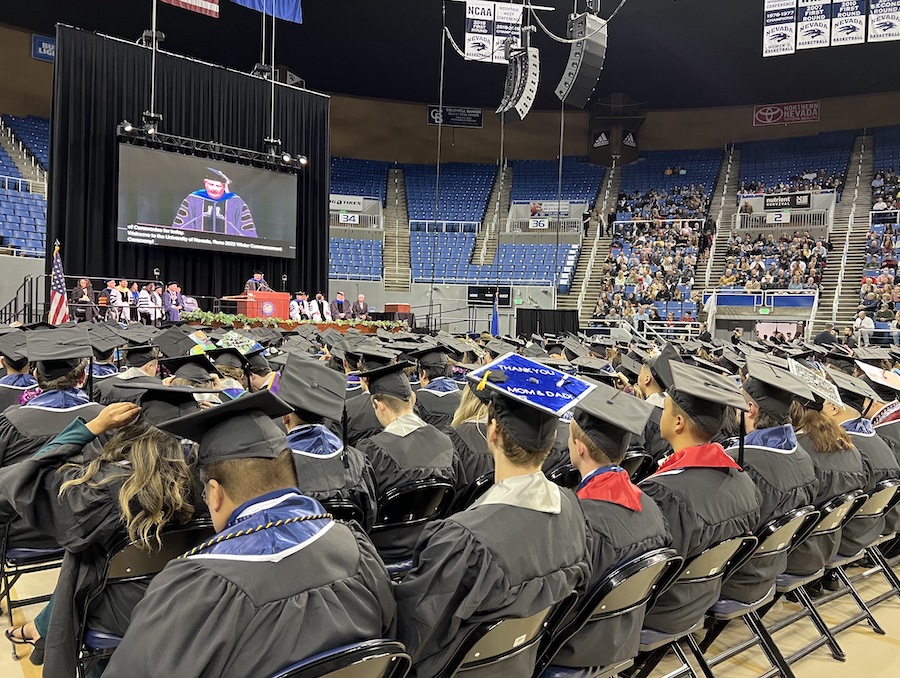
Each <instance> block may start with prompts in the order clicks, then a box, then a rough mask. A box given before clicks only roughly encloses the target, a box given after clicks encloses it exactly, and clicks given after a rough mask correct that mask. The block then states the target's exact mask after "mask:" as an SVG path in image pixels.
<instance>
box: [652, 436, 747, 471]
mask: <svg viewBox="0 0 900 678" xmlns="http://www.w3.org/2000/svg"><path fill="white" fill-rule="evenodd" d="M679 468H734V469H737V470H738V471H743V469H742V468H741V467H740V466H738V464H737V462H736V461H735V460H734V459H732V458H731V457H729V456H728V455H727V454H725V449H724V448H723V447H722V446H721V445H719V443H707V444H706V445H695V446H693V447H685V448H684V449H682V450H678V452H675V453H674V454H670V455H669V456H668V457H667V458H666V460H665V461H664V462H663V463H662V465H661V466H660V467H659V470H658V471H657V472H656V473H654V474H653V475H657V474H658V473H663V472H665V471H672V470H674V469H679Z"/></svg>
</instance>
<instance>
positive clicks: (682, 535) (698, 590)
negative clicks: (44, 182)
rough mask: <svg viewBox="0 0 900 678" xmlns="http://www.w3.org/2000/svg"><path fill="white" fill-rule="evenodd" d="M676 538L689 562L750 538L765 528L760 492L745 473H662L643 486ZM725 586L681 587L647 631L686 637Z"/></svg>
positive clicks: (651, 614) (667, 596)
mask: <svg viewBox="0 0 900 678" xmlns="http://www.w3.org/2000/svg"><path fill="white" fill-rule="evenodd" d="M640 487H641V489H642V490H643V491H644V493H646V494H647V495H649V496H650V497H651V498H652V499H653V501H655V502H656V504H657V506H659V508H660V510H661V511H662V514H663V517H665V519H666V524H667V526H668V528H669V533H670V534H671V535H672V547H673V548H674V549H675V550H676V551H677V552H678V554H679V555H680V556H682V557H683V558H684V559H685V560H686V561H687V560H690V559H692V558H694V557H695V556H697V555H699V554H700V553H701V552H702V551H704V550H705V549H706V548H707V547H709V546H711V545H712V544H714V543H716V542H720V541H722V540H724V539H729V538H731V537H736V536H739V535H743V534H750V533H752V532H753V530H754V528H755V527H756V526H757V524H759V502H760V495H759V490H757V489H756V485H754V483H753V481H752V480H751V479H750V476H748V475H747V474H746V473H744V472H743V471H738V470H736V469H731V468H705V467H688V468H680V469H674V470H672V471H664V472H658V473H656V474H654V475H652V476H650V477H649V478H646V479H645V480H643V481H641V483H640ZM720 590H721V583H720V582H718V583H717V582H704V583H698V584H692V585H689V586H688V585H677V586H673V587H672V588H670V589H669V590H668V591H667V592H666V593H664V594H663V595H662V596H661V597H660V599H659V600H658V601H657V602H656V605H654V606H653V609H652V610H649V611H648V613H647V616H646V617H645V619H644V626H645V627H648V628H652V629H658V630H660V631H665V632H672V633H675V632H679V631H683V630H684V629H685V628H686V627H687V626H689V625H690V624H692V623H694V622H696V621H697V620H698V619H701V618H702V617H703V615H704V614H705V612H706V610H708V609H709V608H710V607H711V606H712V605H713V603H715V602H716V600H718V598H719V593H720Z"/></svg>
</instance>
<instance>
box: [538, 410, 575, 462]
mask: <svg viewBox="0 0 900 678" xmlns="http://www.w3.org/2000/svg"><path fill="white" fill-rule="evenodd" d="M571 463H572V461H571V460H570V459H569V422H567V421H563V420H562V419H560V420H559V421H558V422H557V424H556V438H554V440H553V447H551V448H550V452H549V453H548V454H547V458H546V459H545V460H544V464H543V466H542V467H541V470H542V471H543V472H544V474H545V475H548V476H549V475H550V474H551V473H553V471H555V470H557V469H558V468H561V467H563V466H568V465H570V464H571Z"/></svg>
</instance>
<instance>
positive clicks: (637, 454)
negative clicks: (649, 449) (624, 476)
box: [619, 449, 655, 483]
mask: <svg viewBox="0 0 900 678" xmlns="http://www.w3.org/2000/svg"><path fill="white" fill-rule="evenodd" d="M619 466H621V467H622V468H623V469H625V470H626V471H627V472H628V477H629V478H631V482H633V483H639V482H640V481H642V480H643V479H644V478H646V477H647V476H649V475H650V474H651V473H652V472H653V467H654V466H655V464H654V463H653V457H651V456H650V455H649V454H646V453H645V452H643V451H641V450H640V449H638V450H628V452H626V453H625V458H624V459H623V460H622V463H621V464H619Z"/></svg>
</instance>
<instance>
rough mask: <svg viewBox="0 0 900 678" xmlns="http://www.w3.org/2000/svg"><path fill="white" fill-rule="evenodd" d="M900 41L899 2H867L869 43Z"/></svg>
mask: <svg viewBox="0 0 900 678" xmlns="http://www.w3.org/2000/svg"><path fill="white" fill-rule="evenodd" d="M889 40H900V0H869V42H887V41H889Z"/></svg>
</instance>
